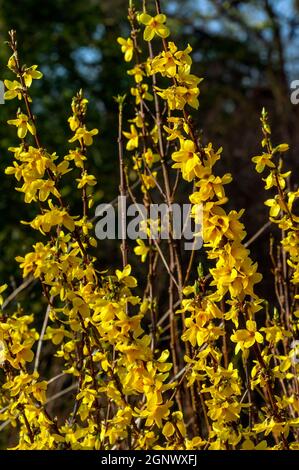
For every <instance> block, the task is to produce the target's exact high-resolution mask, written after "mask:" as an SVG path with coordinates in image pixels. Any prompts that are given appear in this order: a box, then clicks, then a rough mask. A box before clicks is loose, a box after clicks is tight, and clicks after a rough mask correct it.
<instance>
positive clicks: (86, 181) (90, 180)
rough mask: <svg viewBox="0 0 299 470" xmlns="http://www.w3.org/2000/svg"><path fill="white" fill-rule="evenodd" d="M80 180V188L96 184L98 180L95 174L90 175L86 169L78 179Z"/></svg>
mask: <svg viewBox="0 0 299 470" xmlns="http://www.w3.org/2000/svg"><path fill="white" fill-rule="evenodd" d="M76 181H78V186H77V188H78V189H81V188H84V186H86V185H87V186H94V185H95V184H97V180H96V178H95V176H93V175H88V174H87V171H84V172H83V174H82V176H81V178H78V179H76Z"/></svg>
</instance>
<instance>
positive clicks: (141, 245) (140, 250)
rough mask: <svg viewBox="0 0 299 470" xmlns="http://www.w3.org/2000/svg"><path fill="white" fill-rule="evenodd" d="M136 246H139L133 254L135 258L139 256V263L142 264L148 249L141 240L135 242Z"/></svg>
mask: <svg viewBox="0 0 299 470" xmlns="http://www.w3.org/2000/svg"><path fill="white" fill-rule="evenodd" d="M137 244H138V245H139V246H136V247H135V248H134V253H135V254H136V255H137V256H141V261H142V263H144V262H145V260H146V257H147V254H148V252H149V250H150V248H149V247H148V246H146V245H145V243H144V241H143V240H141V239H138V240H137Z"/></svg>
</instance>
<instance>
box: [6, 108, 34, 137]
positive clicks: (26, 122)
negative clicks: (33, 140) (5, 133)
mask: <svg viewBox="0 0 299 470" xmlns="http://www.w3.org/2000/svg"><path fill="white" fill-rule="evenodd" d="M7 123H8V124H10V125H12V126H16V127H17V128H18V137H19V138H20V139H24V138H25V137H26V135H27V131H29V132H30V133H31V134H32V135H35V134H36V130H35V126H34V124H33V122H32V121H31V120H30V119H29V117H28V116H26V114H23V113H20V114H18V117H17V119H10V120H9V121H7Z"/></svg>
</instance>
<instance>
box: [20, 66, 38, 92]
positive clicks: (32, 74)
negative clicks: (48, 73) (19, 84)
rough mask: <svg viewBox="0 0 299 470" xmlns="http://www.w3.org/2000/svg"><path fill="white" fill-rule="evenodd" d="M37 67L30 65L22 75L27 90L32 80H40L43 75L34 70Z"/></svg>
mask: <svg viewBox="0 0 299 470" xmlns="http://www.w3.org/2000/svg"><path fill="white" fill-rule="evenodd" d="M36 69H37V65H32V66H31V67H28V68H26V69H25V72H24V74H23V79H24V81H25V85H26V86H27V87H28V88H29V87H30V86H31V83H32V80H33V79H35V80H36V79H37V80H38V79H40V78H42V76H43V74H42V73H41V72H40V71H39V70H36Z"/></svg>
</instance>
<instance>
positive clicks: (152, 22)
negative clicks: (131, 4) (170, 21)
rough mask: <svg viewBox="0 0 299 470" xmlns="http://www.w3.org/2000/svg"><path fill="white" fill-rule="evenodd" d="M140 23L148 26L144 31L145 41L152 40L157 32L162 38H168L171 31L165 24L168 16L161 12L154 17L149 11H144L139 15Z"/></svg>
mask: <svg viewBox="0 0 299 470" xmlns="http://www.w3.org/2000/svg"><path fill="white" fill-rule="evenodd" d="M138 20H139V21H140V23H142V24H144V25H146V28H145V30H144V32H143V38H144V40H145V41H151V40H152V39H153V37H154V36H155V34H157V36H160V37H161V38H167V36H169V34H170V32H169V29H168V28H167V27H166V26H165V24H164V23H165V22H166V16H165V15H162V14H159V15H156V16H154V17H152V16H150V15H148V14H147V13H142V14H141V15H139V16H138Z"/></svg>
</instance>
